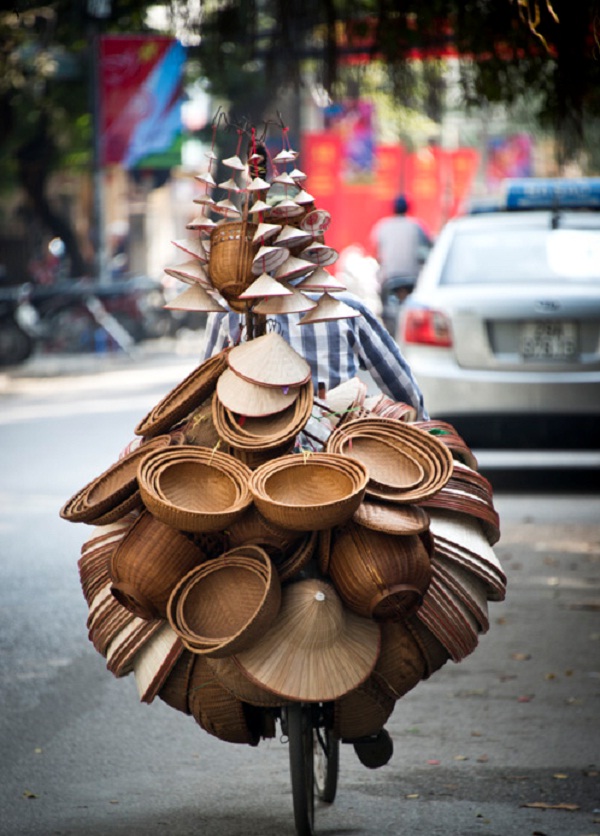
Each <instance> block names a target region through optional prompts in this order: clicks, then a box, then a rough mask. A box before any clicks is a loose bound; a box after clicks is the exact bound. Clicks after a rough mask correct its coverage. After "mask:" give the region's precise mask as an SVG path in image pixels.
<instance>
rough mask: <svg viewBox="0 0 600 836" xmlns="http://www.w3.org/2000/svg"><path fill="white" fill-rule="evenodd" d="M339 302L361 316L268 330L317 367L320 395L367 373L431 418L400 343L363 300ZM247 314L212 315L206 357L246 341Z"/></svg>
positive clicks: (284, 323) (292, 322)
mask: <svg viewBox="0 0 600 836" xmlns="http://www.w3.org/2000/svg"><path fill="white" fill-rule="evenodd" d="M336 298H339V299H340V301H342V302H345V303H346V304H347V305H350V306H351V307H352V308H355V309H356V310H358V311H359V312H360V314H361V316H357V317H353V318H351V319H341V320H340V319H336V320H328V321H326V322H316V323H307V324H306V325H299V321H300V319H302V317H303V316H304V314H302V313H293V314H278V315H276V316H269V317H268V319H267V330H276V331H278V332H279V333H280V334H281V336H282V337H283V338H284V339H285V341H286V342H287V343H288V344H289V345H291V347H292V348H293V349H294V350H295V351H297V352H298V354H300V355H301V356H302V357H304V359H305V360H306V361H307V362H308V364H309V365H310V367H311V369H312V378H313V384H314V386H315V392H316V391H318V386H319V383H324V384H325V387H326V389H327V390H329V389H333V387H334V386H337V385H338V384H340V383H343V382H344V381H345V380H349V379H350V378H352V377H355V376H356V375H357V373H358V371H359V369H363V370H366V371H368V372H369V373H370V375H371V377H372V378H373V380H374V381H375V383H376V384H377V386H378V387H379V389H380V390H381V392H383V394H385V395H387V396H388V397H390V398H393V399H394V400H395V401H400V402H401V403H407V404H410V405H411V406H413V407H415V409H416V410H417V417H418V418H419V419H426V418H427V417H428V415H427V411H426V410H425V407H424V404H423V395H422V393H421V390H420V389H419V386H418V384H417V382H416V380H415V378H414V377H413V374H412V371H411V369H410V367H409V365H408V363H407V362H406V360H405V359H404V357H403V356H402V353H401V352H400V349H399V347H398V345H397V344H396V343H395V342H394V340H393V339H392V337H391V336H390V335H389V334H388V332H387V331H386V329H385V328H384V327H383V325H382V324H381V323H380V322H379V320H378V319H377V318H376V317H375V315H374V314H373V313H372V311H370V310H369V308H367V307H366V306H365V305H364V304H363V303H362V302H361V300H360V299H358V297H356V296H354V295H353V294H350V293H340V294H336ZM244 332H245V316H244V315H243V314H239V313H234V312H229V313H211V314H209V316H208V321H207V324H206V341H205V345H204V352H203V359H207V358H208V357H212V355H213V354H216V353H217V352H218V351H221V350H222V349H223V348H225V347H227V346H232V345H237V344H238V343H239V342H242V341H243V340H244V339H245V333H244Z"/></svg>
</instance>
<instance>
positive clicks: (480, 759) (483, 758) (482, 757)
mask: <svg viewBox="0 0 600 836" xmlns="http://www.w3.org/2000/svg"><path fill="white" fill-rule="evenodd" d="M488 761H489V757H488V755H480V756H479V757H478V758H477V763H487V762H488Z"/></svg>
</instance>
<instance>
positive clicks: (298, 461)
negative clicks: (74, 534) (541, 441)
mask: <svg viewBox="0 0 600 836" xmlns="http://www.w3.org/2000/svg"><path fill="white" fill-rule="evenodd" d="M295 158H296V155H295V154H294V152H292V151H291V150H290V149H285V148H284V149H282V152H281V155H277V156H276V157H275V158H274V162H275V163H279V164H287V162H288V161H293V160H295ZM213 160H214V157H213V156H211V164H212V162H213ZM252 162H253V155H250V157H249V161H248V165H247V166H245V165H243V164H242V163H241V160H240V159H239V156H238V155H236V156H235V157H233V158H230V159H229V160H224V161H223V163H224V164H225V165H229V166H230V168H231V169H232V171H233V172H239V176H242V175H244V176H245V178H246V179H245V190H246V194H252V195H253V196H255V198H256V199H255V202H254V203H253V204H252V205H251V206H248V204H246V208H245V209H244V214H245V215H246V216H248V215H250V216H252V217H255V216H258V217H257V223H254V222H249V221H248V220H247V217H244V218H243V219H242V220H241V221H240V220H239V219H238V215H239V210H238V209H237V208H236V205H235V203H234V201H233V200H232V195H233V194H237V193H238V191H239V189H240V187H239V185H238V184H237V182H236V179H235V177H234V176H232V177H231V178H230V180H228V181H226V182H225V183H222V184H220V186H221V187H222V188H225V189H226V190H227V192H228V196H227V198H224V199H223V200H221V201H219V202H215V201H214V199H213V198H212V196H211V195H210V194H209V189H212V187H213V186H214V185H215V184H214V182H212V174H211V172H210V167H209V171H208V172H206V173H205V174H203V175H200V176H199V180H200V181H201V182H202V183H204V185H205V187H206V190H205V193H204V194H203V195H202V196H201V197H200V198H198V202H200V203H201V204H202V205H203V207H204V208H205V211H206V210H207V208H209V209H210V211H214V212H220V213H221V214H223V215H224V216H225V219H224V220H223V221H222V222H221V223H218V224H215V223H214V222H212V221H210V220H209V218H208V216H202V218H199V219H196V221H195V222H194V223H193V224H191V225H190V228H192V229H198V230H199V231H200V232H201V233H202V234H203V235H204V237H199V238H198V240H186V242H178V246H180V248H181V249H183V250H185V251H186V252H187V253H188V254H189V255H191V256H192V261H190V262H189V263H188V264H187V265H185V266H184V267H181V266H180V267H178V268H176V269H175V268H173V269H174V270H175V272H176V273H177V275H179V277H181V278H184V280H186V281H188V282H190V290H191V291H193V299H194V301H193V302H190V303H189V304H194V305H204V307H203V308H201V309H203V310H215V309H220V308H223V307H224V308H226V309H227V308H233V309H234V310H244V311H246V313H248V314H251V315H255V314H261V313H263V314H269V313H272V312H273V311H276V312H280V311H287V310H295V311H298V310H303V308H302V307H297V306H302V305H308V306H309V307H307V308H306V310H307V311H308V315H310V314H312V316H313V319H312V321H315V317H316V318H317V319H318V318H322V317H323V318H338V317H340V316H343V315H344V314H345V313H346V312H345V310H344V309H345V307H346V306H343V304H342V303H338V302H336V301H335V300H334V299H333V297H331V296H330V295H329V290H331V289H333V287H334V280H333V277H332V276H331V275H330V274H328V273H327V271H326V270H325V267H324V266H323V265H327V264H329V263H331V260H332V259H333V258H334V255H335V254H333V255H332V251H331V250H330V249H329V248H326V247H325V245H324V244H323V243H322V241H320V240H318V239H319V237H320V236H321V237H322V234H321V233H322V231H323V229H324V226H325V225H326V222H327V218H326V213H323V212H321V211H320V210H318V209H315V208H310V210H309V211H307V210H306V208H305V207H306V205H307V204H308V205H309V206H310V205H311V203H312V198H311V197H310V195H307V194H306V193H305V192H303V190H301V191H300V192H298V191H297V189H295V190H294V197H293V198H292V197H290V195H289V194H288V191H289V192H290V193H291V191H292V188H291V187H292V184H298V182H300V180H301V179H302V178H303V175H302V173H301V172H299V170H297V169H294V170H293V171H292V172H290V173H289V174H287V175H286V176H285V177H284V176H283V174H281V172H280V173H279V174H278V175H277V176H276V177H275V178H274V182H276V183H277V184H278V185H279V186H280V188H281V189H282V190H283V197H282V198H281V199H280V201H279V202H278V203H276V204H271V203H268V202H267V201H266V200H264V198H265V197H267V196H268V195H267V192H268V191H269V190H270V188H271V186H270V185H269V184H268V183H266V181H264V180H262V178H260V177H258V175H256V176H255V177H253V178H252V177H250V176H249V175H248V167H250V168H251V166H252ZM240 166H241V167H240ZM297 218H301V221H300V223H299V224H298V225H296V224H294V223H292V222H293V221H294V220H295V219H297ZM230 244H231V246H229V245H230ZM225 262H227V266H226V267H225V266H224V265H225ZM203 265H204V266H203ZM221 268H223V269H222V271H221ZM296 271H297V272H296ZM292 275H302V276H304V278H303V279H302V282H301V284H300V285H298V286H296V287H292V286H291V285H290V284H289V281H288V280H289V278H290V276H292ZM305 282H308V284H307V285H306V286H305V287H310V289H311V290H317V289H318V290H321V291H323V295H322V296H321V299H320V300H319V303H318V305H317V303H316V302H314V300H311V299H309V298H308V297H306V296H304V294H303V288H302V285H304V284H305ZM327 287H328V288H329V289H328V290H326V288H327ZM337 289H338V290H339V289H340V287H339V285H338V287H337ZM184 295H185V294H184ZM294 300H295V301H294ZM323 300H324V301H323ZM185 304H188V303H185ZM289 305H292V307H286V306H289ZM321 305H322V307H321V308H320V313H318V312H317V310H318V306H321ZM196 309H199V308H196ZM348 310H349V311H350V312H351V315H355V314H356V312H355V311H354V310H352V309H348ZM308 315H307V316H308ZM309 321H310V320H309ZM415 418H416V415H415V412H414V410H413V409H412V407H410V406H408V405H406V404H395V403H393V402H391V401H390V400H389V399H387V398H384V396H381V397H379V396H377V397H375V398H366V389H365V387H364V384H362V383H361V382H360V381H359V380H358V379H354V380H351V381H347V382H346V383H344V384H342V385H341V386H339V387H338V388H337V389H335V390H332V391H331V392H329V393H328V395H327V397H326V399H319V398H316V397H315V393H314V392H313V384H312V380H311V371H310V367H309V365H308V363H307V362H306V360H305V359H304V358H303V357H301V356H300V355H299V354H298V353H297V352H296V351H294V350H293V349H292V348H291V346H289V345H288V343H287V342H286V341H285V340H284V339H283V338H282V337H281V336H280V335H279V334H277V333H276V332H272V331H266V332H264V333H261V334H260V335H255V336H254V337H253V338H252V339H248V340H247V341H246V342H243V343H240V344H239V345H236V346H234V347H232V348H229V349H226V350H224V351H221V352H220V353H218V354H216V355H215V356H213V357H211V358H210V359H208V360H206V361H204V362H203V363H201V364H200V365H199V366H198V367H197V368H196V369H194V371H192V372H191V373H190V374H189V375H188V376H187V377H186V378H185V379H184V380H182V381H181V382H180V383H179V384H178V385H177V386H176V387H175V388H174V389H173V390H172V391H171V392H169V393H168V394H167V395H166V396H165V397H164V398H162V399H161V400H160V401H159V403H157V404H156V406H154V408H153V409H151V410H150V412H149V413H148V414H147V415H146V416H145V417H144V418H142V420H140V422H139V423H138V425H137V426H136V427H135V428H134V434H135V436H136V440H135V442H133V443H132V444H130V445H129V446H128V448H126V450H125V451H123V453H122V455H121V456H120V457H119V459H118V460H117V461H116V462H115V463H113V464H112V465H111V466H110V467H109V468H108V469H107V470H106V471H105V472H104V473H102V474H100V475H99V476H98V477H97V478H96V479H94V480H93V481H91V482H90V483H89V484H87V485H85V486H84V487H83V488H82V489H81V490H79V491H78V492H77V493H76V494H75V495H74V496H73V497H72V498H71V499H69V500H68V501H67V502H66V503H65V504H64V506H63V508H62V509H61V516H62V517H63V518H64V519H66V520H69V521H72V522H83V523H87V524H89V525H92V526H94V531H93V532H92V535H91V537H90V538H89V539H88V540H87V541H86V542H85V543H84V545H83V547H82V549H81V556H80V559H79V574H80V580H81V586H82V590H83V593H84V596H85V599H86V601H87V603H88V607H89V617H88V625H87V626H88V630H89V638H90V641H92V643H93V645H94V647H95V648H96V650H97V651H98V652H99V653H100V654H102V655H103V656H104V657H105V658H106V661H107V667H108V669H109V670H110V671H111V672H112V673H113V674H114V675H115V676H118V677H120V676H125V675H127V674H129V673H133V674H134V676H135V680H136V683H137V686H138V690H139V695H140V699H141V700H142V701H143V702H147V703H149V702H152V700H153V699H155V697H157V696H158V697H159V698H160V699H162V700H164V701H165V702H166V703H167V704H168V705H170V706H172V707H173V708H175V709H177V710H178V711H181V712H183V713H185V714H188V715H192V716H193V717H194V719H195V720H196V722H197V723H198V724H199V725H200V726H201V727H202V728H203V729H204V730H206V731H207V732H208V733H209V734H212V735H215V736H217V737H219V738H220V739H222V740H226V741H229V742H232V743H245V744H250V745H256V744H257V743H258V742H259V741H260V740H261V739H262V738H267V737H272V736H274V734H275V719H274V718H275V717H276V714H277V711H278V710H279V708H280V707H281V706H283V705H286V704H287V703H289V702H293V701H302V702H327V703H331V704H332V707H333V711H332V716H333V724H334V732H335V733H336V734H337V735H338V736H339V737H340V738H343V739H355V738H359V737H363V736H365V735H371V734H376V733H377V732H378V731H379V730H381V728H382V727H383V725H384V724H385V722H386V721H387V719H388V718H389V716H390V714H391V713H392V711H393V709H394V705H395V703H396V701H397V700H398V699H399V698H400V697H402V696H403V695H404V694H406V693H407V692H408V691H409V690H411V689H412V688H414V687H415V686H416V685H417V684H418V683H419V682H420V681H421V680H422V679H425V678H427V677H429V676H431V675H432V674H433V673H434V672H435V671H437V670H438V669H439V668H440V667H441V666H442V665H443V664H444V663H445V662H446V661H448V660H449V659H452V660H453V661H455V662H458V661H460V660H461V659H463V658H464V657H465V656H466V655H467V654H469V653H471V652H472V651H473V650H474V649H475V647H476V645H477V642H478V637H479V635H480V634H481V633H483V632H485V631H486V630H487V629H488V627H489V619H488V613H487V605H488V601H490V600H491V601H494V600H501V599H502V598H503V596H504V591H505V584H506V578H505V576H504V573H503V571H502V568H501V566H500V565H499V563H498V561H497V559H496V557H495V555H494V552H493V545H494V543H495V542H496V541H497V539H498V537H499V526H498V517H497V514H496V512H495V510H494V506H493V498H492V491H491V486H490V484H489V482H487V480H486V479H485V478H483V477H482V476H481V474H479V473H478V471H477V462H476V460H475V458H474V456H473V454H472V452H471V451H470V450H469V448H468V447H467V445H466V444H465V443H464V441H463V440H462V439H461V438H460V436H459V435H458V434H457V433H456V432H455V430H454V428H452V427H451V426H450V425H444V424H440V423H435V422H423V421H421V422H417V421H415ZM315 426H318V431H315Z"/></svg>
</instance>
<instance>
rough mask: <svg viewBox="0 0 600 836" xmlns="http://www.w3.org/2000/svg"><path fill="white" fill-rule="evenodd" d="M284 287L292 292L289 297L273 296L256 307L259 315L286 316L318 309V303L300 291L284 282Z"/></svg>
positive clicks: (255, 309)
mask: <svg viewBox="0 0 600 836" xmlns="http://www.w3.org/2000/svg"><path fill="white" fill-rule="evenodd" d="M282 284H283V286H284V287H287V288H288V290H291V293H290V294H289V296H271V297H269V298H268V299H263V300H262V301H261V302H259V303H258V304H257V305H255V306H254V311H255V312H256V313H259V314H266V315H269V314H286V313H304V311H310V310H312V309H313V308H316V307H317V303H316V302H313V300H312V299H309V298H308V296H305V295H304V293H301V292H300V291H299V290H296V289H295V288H293V287H292V286H291V285H289V284H286V283H285V282H282Z"/></svg>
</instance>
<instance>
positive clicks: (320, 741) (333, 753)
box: [313, 727, 340, 804]
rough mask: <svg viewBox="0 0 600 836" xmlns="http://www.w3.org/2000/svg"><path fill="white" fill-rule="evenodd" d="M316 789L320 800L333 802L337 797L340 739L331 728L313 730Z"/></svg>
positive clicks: (328, 802)
mask: <svg viewBox="0 0 600 836" xmlns="http://www.w3.org/2000/svg"><path fill="white" fill-rule="evenodd" d="M313 753H314V773H315V789H316V791H317V796H318V798H319V801H325V802H326V803H327V804H331V803H332V802H333V801H334V799H335V794H336V792H337V783H338V771H339V765H340V741H339V740H338V738H337V737H335V736H334V734H333V732H332V731H331V729H324V728H321V727H320V728H317V729H314V730H313Z"/></svg>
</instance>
